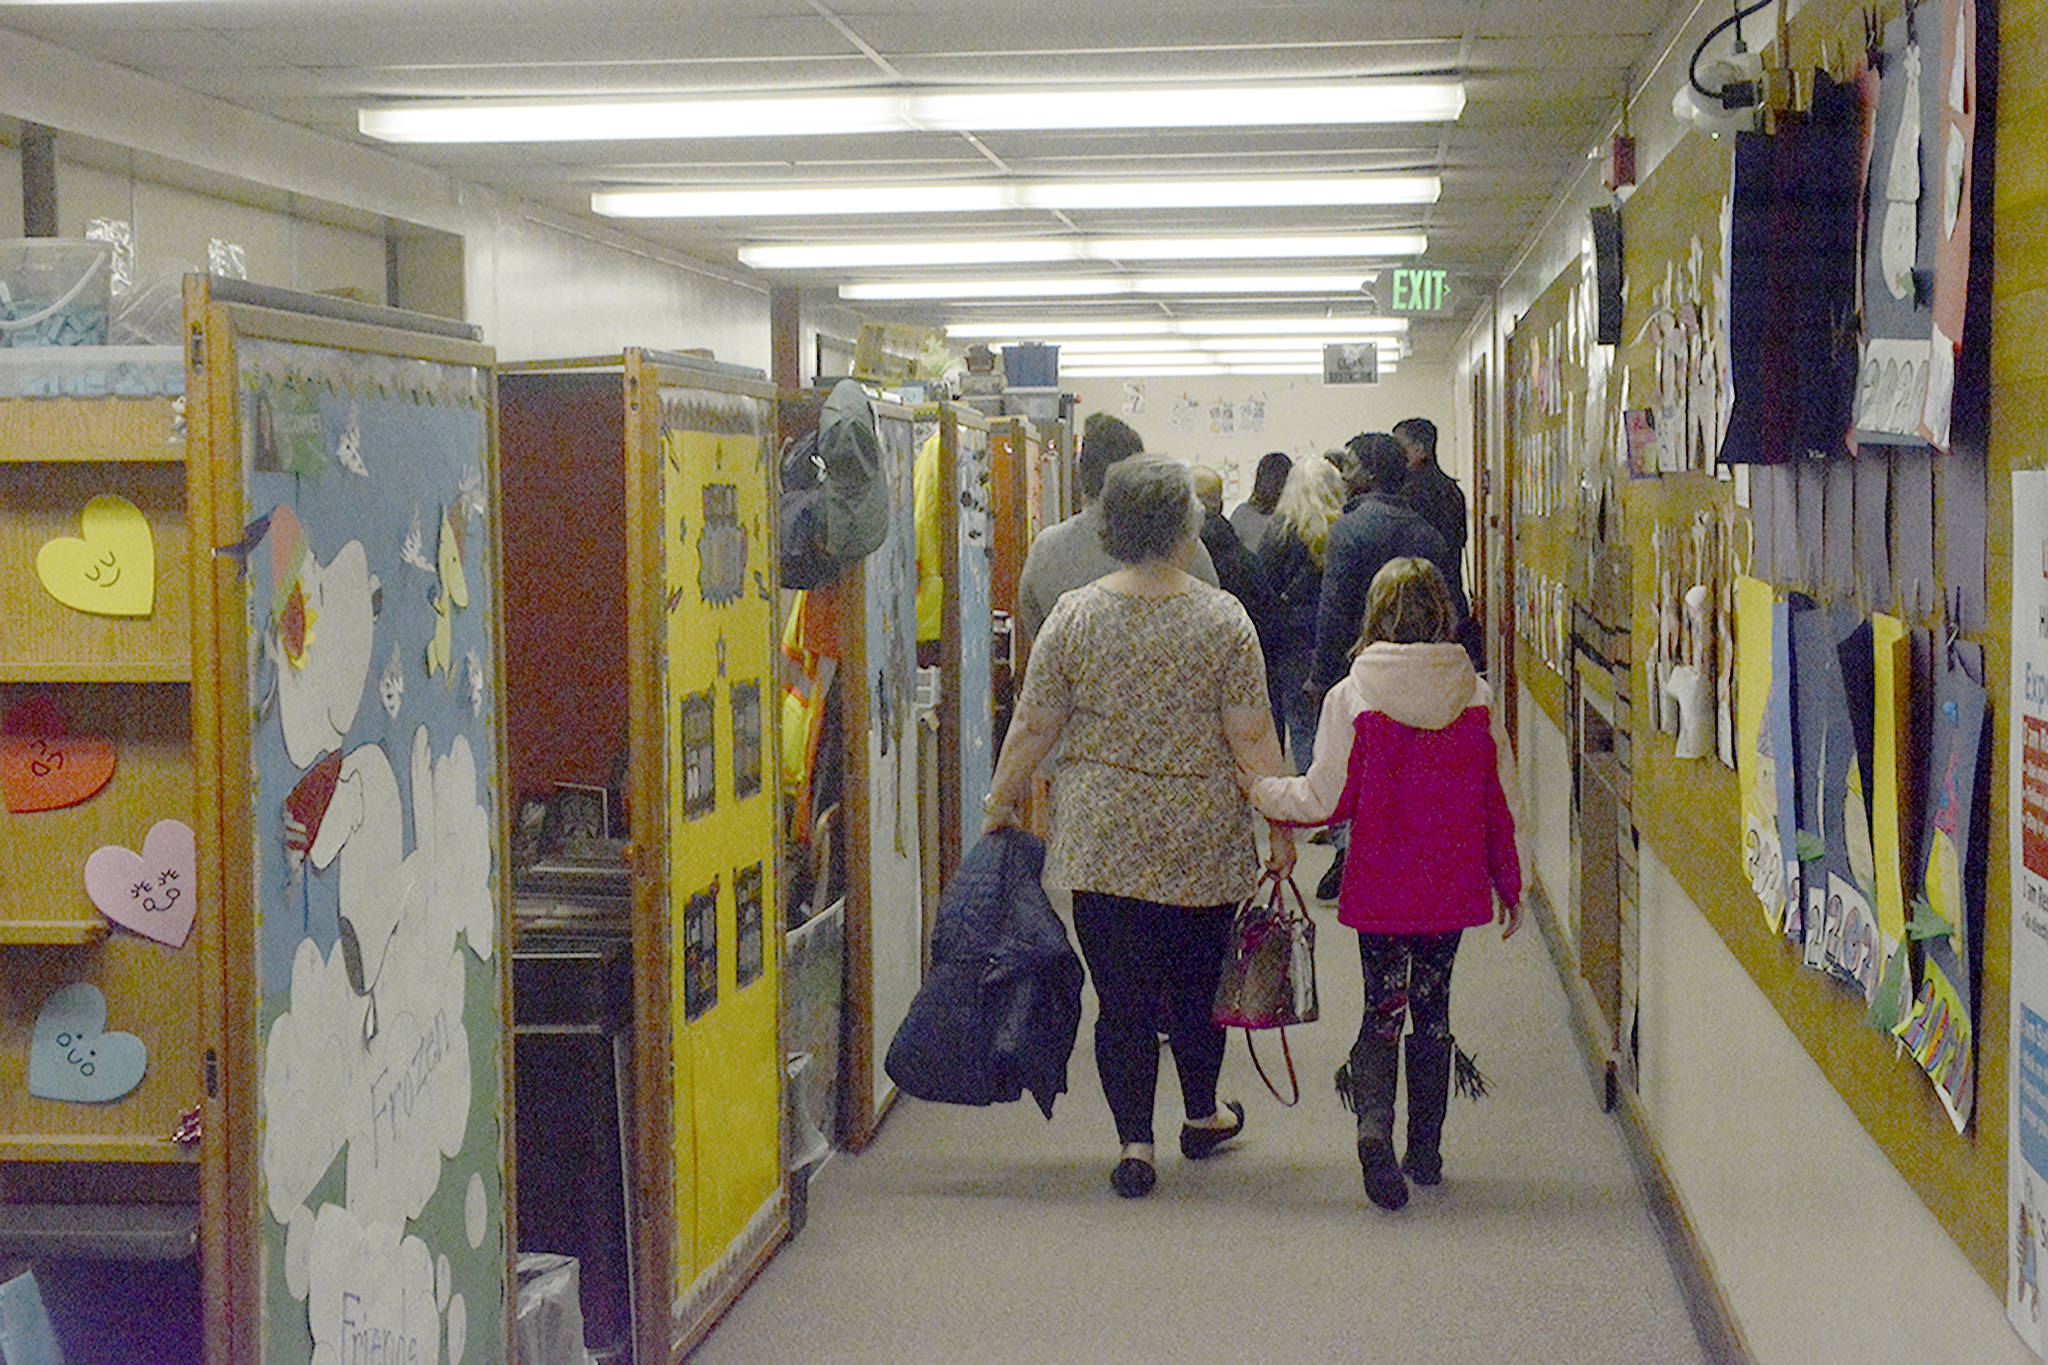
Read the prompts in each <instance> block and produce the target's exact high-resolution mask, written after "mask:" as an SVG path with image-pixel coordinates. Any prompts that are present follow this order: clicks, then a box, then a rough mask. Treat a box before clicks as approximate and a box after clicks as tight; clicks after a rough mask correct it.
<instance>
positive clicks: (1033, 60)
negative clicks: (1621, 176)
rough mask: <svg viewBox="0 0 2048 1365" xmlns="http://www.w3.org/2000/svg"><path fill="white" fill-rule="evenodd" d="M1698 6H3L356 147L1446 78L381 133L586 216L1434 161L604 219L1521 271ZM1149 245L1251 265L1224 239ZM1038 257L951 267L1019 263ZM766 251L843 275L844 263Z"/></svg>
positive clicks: (706, 236)
mask: <svg viewBox="0 0 2048 1365" xmlns="http://www.w3.org/2000/svg"><path fill="white" fill-rule="evenodd" d="M1695 7H1696V0H1147V2H1146V3H1137V2H1136V0H1035V2H1034V3H1030V4H1013V5H1000V4H987V3H981V4H966V3H959V2H958V0H715V2H712V0H576V2H575V3H573V4H570V3H562V0H182V2H180V0H172V2H170V3H133V4H28V5H21V4H6V3H0V29H13V30H18V31H20V32H22V33H26V34H31V35H33V36H35V37H38V38H41V39H43V40H45V41H48V42H51V43H55V44H57V45H59V46H62V47H65V48H69V49H72V50H74V51H77V52H80V53H82V54H85V55H87V56H90V57H94V58H97V59H100V60H103V61H106V62H110V63H113V64H116V65H119V66H123V67H127V68H130V69H132V70H135V71H138V72H141V73H143V74H145V75H148V76H152V77H155V78H157V79H160V80H163V81H166V82H169V83H170V84H172V85H175V86H180V87H183V88H185V89H188V90H192V91H195V92H198V93H201V94H204V95H208V96H211V97H213V98H216V99H219V100H222V101H225V102H227V103H229V104H233V105H237V106H241V107H243V108H246V109H250V110H254V111H257V112H259V113H263V114H267V115H269V116H271V117H274V118H277V119H279V120H282V121H284V122H286V123H290V124H295V125H299V126H301V127H305V128H308V129H312V130H314V131H316V132H319V133H323V134H326V135H329V136H332V137H335V138H340V139H343V140H346V141H350V142H358V143H365V144H368V143H369V142H370V140H369V139H367V138H365V137H364V136H363V135H362V134H360V133H358V132H357V111H358V108H359V107H360V106H361V105H363V104H364V103H365V102H376V101H393V100H411V99H420V98H435V99H448V98H484V97H489V98H500V99H502V98H508V97H517V96H532V95H577V94H585V95H592V96H598V97H605V98H628V97H645V96H650V95H664V94H667V95H675V94H695V95H719V96H737V95H743V94H747V95H759V94H779V93H787V94H797V93H804V94H818V93H826V92H834V91H841V92H844V91H853V90H871V89H886V88H890V87H923V86H942V87H953V88H960V87H1000V88H1006V89H1025V90H1028V89H1030V88H1032V87H1040V88H1069V89H1071V88H1076V87H1090V86H1098V85H1104V86H1107V85H1116V86H1126V87H1128V86H1158V85H1165V84H1173V83H1178V84H1204V85H1206V84H1215V83H1236V82H1243V81H1257V82H1262V83H1263V82H1277V83H1286V82H1296V83H1299V82H1306V81H1319V82H1344V81H1354V80H1358V79H1360V78H1403V77H1406V78H1416V77H1457V78H1460V79H1462V80H1463V82H1464V85H1465V90H1466V97H1467V102H1466V105H1465V109H1464V113H1463V116H1462V117H1461V118H1459V119H1458V120H1457V121H1456V122H1454V123H1416V124H1393V125H1378V126H1355V127H1326V126H1322V127H1277V128H1263V129H1250V130H1243V129H1185V130H1168V131H1160V130H1140V131H1135V132H1129V131H1079V132H1075V131H1065V132H1044V131H1009V132H995V131H989V132H980V133H952V132H929V131H926V132H898V133H877V134H860V135H847V136H830V137H825V136H805V137H794V138H778V139H772V140H770V139H762V138H725V139H718V140H695V141H680V140H652V139H648V140H636V139H634V138H632V137H630V136H621V137H619V138H618V139H616V140H609V141H587V142H552V143H540V144H525V145H503V146H499V145H468V146H463V145H433V144H405V145H390V144H383V143H377V144H373V145H376V146H379V147H380V148H382V149H383V150H384V151H386V152H387V153H388V154H390V155H393V156H397V157H402V158H406V159H409V160H412V161H415V162H420V163H423V164H426V165H430V166H434V167H438V168H440V169H442V170H444V171H446V172H448V173H449V174H451V175H454V176H458V177H460V178H462V179H464V180H468V181H473V182H478V183H481V184H485V185H488V186H493V187H496V188H499V189H502V190H504V191H505V192H507V193H510V194H513V195H517V196H519V197H521V198H524V199H528V200H532V201H535V202H537V203H540V204H543V205H547V206H549V207H551V208H553V209H555V210H558V211H560V212H563V213H568V214H573V215H579V216H583V215H588V214H589V213H590V202H591V200H590V197H591V194H592V193H593V192H594V191H600V190H613V189H625V188H634V187H646V186H696V187H732V186H739V185H745V186H755V187H758V186H763V185H792V184H804V183H813V182H851V183H853V184H856V185H873V186H877V187H878V189H877V193H878V194H879V193H880V192H881V191H880V189H879V187H880V186H883V185H886V184H890V183H897V182H913V181H914V182H920V183H929V182H957V181H963V180H970V179H971V180H975V181H983V180H988V179H991V178H996V179H1024V180H1048V179H1049V180H1061V181H1085V180H1099V179H1111V178H1115V179H1132V178H1139V179H1159V178H1171V179H1215V178H1220V177H1232V178H1243V177H1260V178H1271V177H1310V176H1321V177H1330V176H1337V177H1343V176H1351V175H1355V174H1358V173H1387V172H1402V173H1410V174H1415V173H1421V174H1435V175H1438V176H1440V177H1441V180H1442V194H1441V197H1440V198H1439V199H1438V200H1437V202H1435V203H1433V204H1427V205H1423V206H1420V207H1396V208H1327V207H1326V208H1284V209H1283V208H1261V209H1227V210H1219V209H1213V208H1212V209H1204V210H1199V211H1188V210H1165V209H1151V210H1113V211H1112V210H1062V211H1058V212H1054V211H1047V210H1012V211H1007V212H998V213H988V214H977V215H972V216H936V217H923V216H912V215H880V214H861V215H857V216H853V217H842V218H833V219H820V218H809V217H805V218H782V219H752V220H713V221H688V220H661V219H617V220H606V221H608V222H610V223H611V225H612V226H613V227H615V228H617V229H619V230H622V231H625V232H628V233H630V234H633V235H635V236H637V237H639V238H641V239H643V240H646V241H649V242H651V243H655V244H658V245H660V246H662V247H667V248H673V249H677V250H681V251H684V252H687V253H689V254H691V255H693V256H696V257H699V258H702V259H707V260H710V261H714V262H721V263H726V264H731V263H734V262H735V260H736V249H737V248H738V247H739V246H740V245H741V244H743V243H749V242H756V243H759V242H790V241H816V240H832V241H864V242H881V241H911V242H925V241H933V240H939V239H947V240H956V239H961V238H973V237H990V238H1002V239H1006V240H1013V239H1018V238H1046V237H1051V238H1061V237H1072V236H1077V235H1083V236H1089V237H1102V236H1112V237H1114V236H1137V235H1143V236H1158V237H1164V236H1170V237H1189V236H1205V235H1218V234H1240V235H1249V234H1272V233H1318V234H1328V233H1334V232H1344V231H1361V230H1371V231H1383V230H1385V231H1421V232H1425V233H1426V234H1427V235H1428V240H1429V246H1428V252H1427V255H1426V257H1424V258H1423V259H1422V260H1420V261H1411V262H1409V264H1423V265H1427V266H1430V267H1435V268H1440V269H1446V270H1449V271H1451V272H1453V277H1454V279H1456V280H1463V281H1467V282H1469V283H1471V284H1473V285H1476V286H1480V287H1484V286H1485V285H1488V284H1491V283H1492V282H1493V281H1495V280H1497V279H1498V278H1499V277H1500V276H1501V275H1502V274H1503V273H1504V272H1505V271H1506V269H1507V268H1508V267H1509V265H1510V264H1511V263H1512V259H1513V256H1514V254H1515V252H1516V251H1517V250H1518V249H1519V248H1520V247H1521V246H1522V245H1523V244H1524V243H1526V242H1527V241H1528V239H1529V238H1530V236H1531V235H1532V233H1534V232H1535V230H1536V229H1537V227H1538V225H1539V221H1540V219H1541V217H1542V215H1543V213H1544V212H1545V210H1546V208H1547V207H1548V206H1549V205H1550V203H1551V202H1552V201H1553V200H1555V199H1556V197H1557V196H1558V195H1559V194H1560V193H1561V192H1562V191H1563V190H1564V189H1565V187H1566V186H1567V184H1568V183H1569V182H1570V180H1571V179H1572V178H1573V177H1574V176H1575V175H1577V174H1579V173H1580V172H1582V171H1584V170H1585V168H1586V163H1587V159H1588V155H1589V153H1590V152H1591V150H1592V149H1593V148H1594V146H1595V144H1596V143H1597V142H1599V140H1600V139H1601V138H1602V136H1603V135H1604V133H1605V132H1606V130H1607V129H1608V128H1609V127H1611V125H1612V123H1613V120H1614V119H1615V117H1616V115H1617V112H1618V110H1619V108H1620V101H1621V99H1622V96H1623V93H1624V91H1625V89H1626V88H1627V87H1628V80H1629V73H1630V72H1631V70H1632V69H1633V70H1642V69H1644V68H1646V67H1648V66H1649V65H1651V64H1653V63H1654V62H1655V61H1656V60H1657V59H1658V58H1659V56H1660V55H1661V49H1660V48H1659V47H1658V46H1657V45H1658V43H1659V42H1660V41H1661V38H1660V35H1662V34H1664V33H1665V31H1666V29H1667V22H1668V21H1669V20H1671V19H1673V18H1674V17H1682V16H1683V15H1685V14H1688V13H1690V12H1692V11H1693V10H1694V9H1695ZM1133 268H1134V267H1132V266H1127V265H1123V264H1119V263H1114V262H1110V263H1091V264H1090V265H1088V266H1087V267H1085V270H1086V271H1087V272H1090V273H1097V274H1102V275H1108V276H1115V275H1117V274H1120V273H1125V272H1128V271H1129V270H1131V269H1133ZM1148 268H1151V267H1148ZM1157 268H1162V269H1165V270H1167V271H1170V272H1171V273H1174V274H1185V273H1189V272H1191V271H1197V270H1200V271H1208V272H1226V271H1227V272H1230V273H1241V272H1240V271H1239V270H1238V269H1237V268H1236V267H1235V265H1233V264H1230V263H1223V264H1216V263H1176V264H1173V265H1168V266H1163V267H1157ZM1268 268H1273V265H1272V263H1270V262H1269V263H1268ZM1284 268H1286V269H1289V270H1291V271H1293V272H1295V273H1304V272H1310V271H1314V272H1318V273H1320V272H1322V271H1323V270H1324V269H1326V267H1324V266H1321V265H1319V264H1316V263H1309V264H1302V263H1295V264H1293V265H1290V266H1286V267H1284ZM1031 269H1032V268H1030V267H1003V268H1000V269H998V268H994V267H980V268H975V269H969V270H966V271H965V272H954V273H956V274H958V273H965V274H967V275H969V276H983V277H987V276H991V275H1000V276H1002V277H1005V278H1007V277H1012V276H1017V275H1022V274H1026V273H1030V271H1031ZM1038 269H1040V270H1043V269H1045V268H1043V267H1041V268H1038ZM770 273H771V274H772V275H773V276H774V278H776V279H777V280H778V282H782V283H799V284H803V285H805V286H807V287H812V288H820V289H824V290H826V291H828V296H829V290H830V289H831V288H832V286H834V285H836V284H837V283H839V282H840V281H841V277H840V276H837V275H831V274H819V273H813V272H806V273H802V274H780V273H776V272H770ZM897 273H898V274H902V273H906V272H897ZM907 273H915V274H919V275H923V276H927V277H928V276H930V275H931V274H933V273H935V272H932V271H919V272H907ZM1054 273H1058V274H1061V275H1073V274H1075V273H1077V271H1076V269H1074V268H1072V267H1065V268H1060V269H1058V270H1057V271H1056V272H1054ZM866 278H875V276H874V275H873V274H872V273H871V274H869V275H867V276H866ZM857 307H858V308H859V309H860V311H861V312H862V313H863V314H865V315H868V316H871V317H887V318H896V319H899V320H903V321H911V322H921V323H922V322H940V321H946V320H949V319H951V320H964V319H969V318H974V317H984V318H986V317H990V316H997V315H999V316H1002V317H1014V316H1018V315H1020V314H1021V313H1022V312H1023V309H1022V308H1021V307H1020V306H1016V305H995V304H990V303H975V304H965V303H955V304H942V303H932V302H905V303H861V304H859V305H857ZM1370 307H1371V304H1370V302H1369V300H1368V299H1367V298H1366V297H1365V296H1364V295H1363V294H1361V293H1358V292H1355V291H1353V292H1346V293H1330V294H1326V295H1304V296H1300V297H1294V298H1290V299H1288V300H1285V301H1278V300H1273V299H1254V298H1235V297H1229V296H1225V297H1219V298H1211V299H1195V300H1189V299H1183V298H1180V297H1176V296H1172V295H1162V296H1156V297H1147V298H1142V299H1127V300H1124V301H1123V302H1122V304H1121V306H1119V305H1118V304H1116V303H1114V302H1109V303H1105V302H1102V301H1094V302H1087V303H1081V302H1076V303H1068V304H1058V305H1034V306H1033V309H1032V315H1033V316H1047V315H1049V314H1053V315H1057V314H1064V315H1068V316H1074V317H1080V316H1088V315H1097V316H1103V315H1108V316H1119V317H1129V316H1134V315H1138V314H1143V315H1146V316H1151V315H1155V314H1156V315H1158V316H1162V317H1172V316H1194V315H1198V314H1216V315H1220V314H1228V313H1238V314H1256V315H1259V316H1271V315H1275V314H1281V313H1286V314H1301V315H1304V316H1348V315H1353V314H1357V313H1359V312H1362V311H1368V310H1369V309H1370ZM1459 326H1460V324H1459V323H1457V322H1451V321H1446V322H1441V323H1437V324H1434V325H1433V326H1423V327H1418V329H1417V333H1416V337H1415V340H1416V341H1417V343H1419V350H1420V352H1421V354H1423V355H1424V356H1427V355H1429V354H1430V353H1431V352H1432V351H1436V350H1439V348H1441V347H1443V346H1447V345H1448V342H1449V340H1450V338H1451V337H1452V336H1454V335H1455V332H1456V331H1457V330H1459ZM1047 330H1048V331H1051V330H1052V329H1051V328H1050V327H1048V328H1047Z"/></svg>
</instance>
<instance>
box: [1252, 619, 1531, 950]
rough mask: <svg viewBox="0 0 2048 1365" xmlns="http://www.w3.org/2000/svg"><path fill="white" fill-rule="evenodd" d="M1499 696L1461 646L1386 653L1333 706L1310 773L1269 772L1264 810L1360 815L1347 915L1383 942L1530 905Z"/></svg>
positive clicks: (1385, 648) (1342, 908)
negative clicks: (1525, 901) (1504, 907)
mask: <svg viewBox="0 0 2048 1365" xmlns="http://www.w3.org/2000/svg"><path fill="white" fill-rule="evenodd" d="M1492 699H1493V693H1492V689H1490V688H1489V687H1488V686H1487V684H1486V682H1485V680H1484V679H1482V678H1480V677H1479V676H1478V675H1477V674H1475V673H1474V672H1473V671H1472V662H1471V660H1470V659H1469V658H1468V657H1467V656H1466V654H1465V651H1464V649H1463V647H1462V646H1459V645H1456V644H1419V645H1396V644H1375V645H1370V646H1368V647H1367V648H1365V649H1363V650H1360V651H1359V653H1358V657H1357V658H1355V659H1353V660H1352V661H1351V671H1350V673H1349V674H1347V675H1346V676H1345V677H1344V679H1343V680H1342V681H1340V682H1339V683H1338V684H1337V685H1336V686H1335V687H1333V688H1331V689H1330V692H1329V695H1328V696H1326V697H1325V698H1324V699H1323V715H1322V721H1321V723H1320V724H1319V725H1318V726H1317V729H1316V749H1315V757H1314V759H1313V760H1312V761H1311V762H1310V764H1309V770H1308V772H1307V773H1306V774H1304V775H1303V776H1301V777H1262V778H1260V779H1258V781H1257V782H1255V783H1254V784H1253V787H1252V804H1253V805H1254V806H1256V807H1257V808H1258V810H1259V812H1260V813H1261V814H1262V815H1266V816H1269V817H1271V818H1272V819H1275V820H1281V821H1286V822H1288V823H1291V824H1300V825H1316V824H1322V823H1324V822H1325V821H1327V820H1331V819H1345V818H1349V819H1350V821H1351V846H1350V849H1349V851H1348V852H1347V853H1346V855H1345V859H1344V880H1343V889H1342V890H1340V891H1339V892H1338V895H1337V918H1338V920H1339V922H1341V923H1342V924H1344V925H1345V926H1347V927H1349V928H1352V929H1357V930H1360V931H1362V932H1369V933H1376V934H1432V933H1442V932H1445V931H1448V930H1452V929H1470V928H1473V927H1474V926H1477V925H1481V924H1485V923H1488V922H1489V921H1490V920H1492V918H1493V898H1494V897H1495V896H1496V895H1498V896H1499V897H1500V899H1501V900H1502V901H1503V902H1505V903H1507V904H1509V905H1515V904H1519V903H1520V900H1521V895H1522V864H1523V859H1522V854H1521V851H1520V849H1519V847H1518V838H1517V834H1516V826H1517V824H1518V817H1519V815H1520V813H1521V801H1520V798H1519V795H1518V791H1517V783H1516V781H1515V772H1514V767H1513V758H1512V755H1511V754H1510V752H1509V750H1508V745H1507V736H1506V735H1505V734H1504V733H1503V732H1502V730H1501V728H1500V722H1499V721H1498V720H1497V719H1495V718H1494V716H1493V714H1492V709H1491V705H1490V703H1491V702H1492Z"/></svg>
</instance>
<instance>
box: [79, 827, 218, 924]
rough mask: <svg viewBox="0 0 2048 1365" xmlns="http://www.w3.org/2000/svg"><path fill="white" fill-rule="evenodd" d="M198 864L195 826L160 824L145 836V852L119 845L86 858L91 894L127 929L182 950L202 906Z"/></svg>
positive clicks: (87, 886) (111, 917)
mask: <svg viewBox="0 0 2048 1365" xmlns="http://www.w3.org/2000/svg"><path fill="white" fill-rule="evenodd" d="M197 861H198V849H197V841H196V839H195V838H194V836H193V833H192V827H191V826H190V825H188V824H185V823H184V822H183V821H180V820H159V821H157V822H156V823H155V824H154V825H151V826H150V828H149V833H148V834H147V835H146V836H144V838H143V840H142V852H140V853H136V852H134V851H133V850H132V849H126V848H122V847H121V846H120V845H118V844H108V845H107V846H106V847H104V848H99V849H95V850H93V853H92V856H91V857H89V858H87V859H86V860H85V894H86V895H88V896H90V897H91V898H92V903H93V904H94V905H97V906H98V907H99V908H100V913H101V914H103V915H105V916H106V917H107V918H108V919H110V920H112V921H113V922H114V923H116V924H118V925H120V926H121V927H122V928H123V929H129V930H132V931H134V932H135V933H138V934H141V935H142V936H143V937H144V938H151V939H155V940H156V941H157V942H158V943H167V944H169V945H170V946H171V947H173V948H182V947H184V946H185V939H186V937H187V936H188V935H189V934H190V933H191V932H192V918H193V915H194V913H195V912H196V911H197V910H198V908H199V896H198V894H197V891H196V889H195V884H194V877H195V873H194V871H193V869H194V867H195V866H196V864H197Z"/></svg>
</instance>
